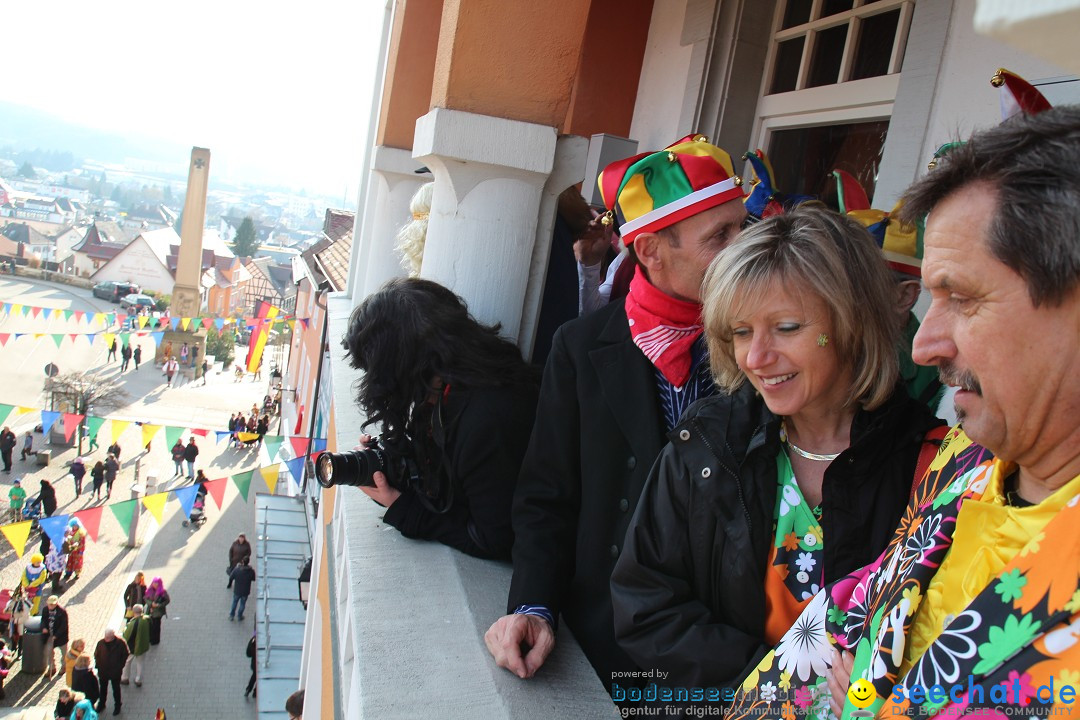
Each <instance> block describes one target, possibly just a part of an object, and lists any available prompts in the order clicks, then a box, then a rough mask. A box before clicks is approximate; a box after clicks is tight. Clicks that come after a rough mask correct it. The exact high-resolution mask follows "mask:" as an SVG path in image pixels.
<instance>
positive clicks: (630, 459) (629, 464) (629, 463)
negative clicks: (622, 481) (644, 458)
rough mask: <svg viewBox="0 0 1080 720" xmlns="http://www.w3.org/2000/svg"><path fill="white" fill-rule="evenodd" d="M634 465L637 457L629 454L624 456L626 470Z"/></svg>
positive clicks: (634, 466)
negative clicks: (626, 456)
mask: <svg viewBox="0 0 1080 720" xmlns="http://www.w3.org/2000/svg"><path fill="white" fill-rule="evenodd" d="M636 467H637V458H636V457H634V456H633V455H631V456H630V457H628V458H626V469H627V470H633V469H634V468H636Z"/></svg>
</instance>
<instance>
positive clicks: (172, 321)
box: [169, 317, 180, 330]
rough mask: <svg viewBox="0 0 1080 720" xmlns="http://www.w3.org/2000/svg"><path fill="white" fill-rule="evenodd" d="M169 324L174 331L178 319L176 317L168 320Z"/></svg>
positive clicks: (178, 321) (178, 322)
mask: <svg viewBox="0 0 1080 720" xmlns="http://www.w3.org/2000/svg"><path fill="white" fill-rule="evenodd" d="M169 324H170V325H172V329H173V330H175V329H176V326H177V325H179V324H180V318H178V317H174V318H169Z"/></svg>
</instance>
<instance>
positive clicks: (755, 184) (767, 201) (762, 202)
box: [743, 148, 814, 220]
mask: <svg viewBox="0 0 1080 720" xmlns="http://www.w3.org/2000/svg"><path fill="white" fill-rule="evenodd" d="M743 159H744V160H746V161H747V162H749V163H750V168H751V169H752V170H753V171H754V178H753V179H752V180H751V181H750V193H749V194H748V195H747V196H746V199H745V200H744V201H743V204H744V205H746V213H747V214H748V215H749V216H750V217H752V218H754V220H764V219H765V218H768V217H772V216H773V215H781V214H783V213H784V212H786V211H787V210H790V209H791V208H793V207H795V206H797V205H801V204H802V203H804V202H806V201H807V200H813V199H814V196H813V195H788V194H786V193H783V192H780V190H779V189H778V188H777V187H776V175H775V173H773V168H772V163H770V162H769V157H768V156H767V155H766V154H765V151H764V150H761V149H760V148H759V149H757V150H755V151H754V152H748V153H745V154H744V155H743Z"/></svg>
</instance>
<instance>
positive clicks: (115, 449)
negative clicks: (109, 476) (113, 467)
mask: <svg viewBox="0 0 1080 720" xmlns="http://www.w3.org/2000/svg"><path fill="white" fill-rule="evenodd" d="M109 452H111V453H112V454H113V457H114V458H116V462H120V443H118V442H116V441H115V440H114V441H113V444H112V445H110V446H109Z"/></svg>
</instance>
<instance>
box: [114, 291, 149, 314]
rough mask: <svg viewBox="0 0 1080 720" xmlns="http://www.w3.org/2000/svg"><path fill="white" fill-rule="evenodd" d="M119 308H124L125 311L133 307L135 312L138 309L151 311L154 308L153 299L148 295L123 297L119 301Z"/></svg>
mask: <svg viewBox="0 0 1080 720" xmlns="http://www.w3.org/2000/svg"><path fill="white" fill-rule="evenodd" d="M120 307H122V308H124V309H125V310H126V309H128V308H130V307H134V308H135V309H136V310H138V309H140V308H147V310H152V309H153V307H154V298H152V297H150V296H149V295H142V294H140V293H131V294H129V295H125V296H124V297H123V298H122V299H121V300H120Z"/></svg>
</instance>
